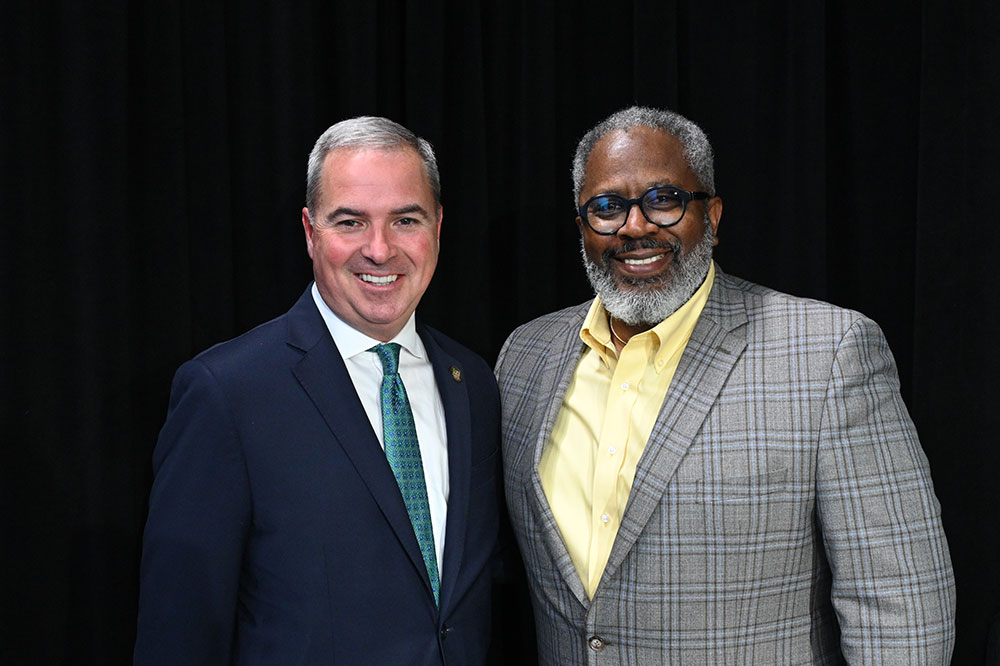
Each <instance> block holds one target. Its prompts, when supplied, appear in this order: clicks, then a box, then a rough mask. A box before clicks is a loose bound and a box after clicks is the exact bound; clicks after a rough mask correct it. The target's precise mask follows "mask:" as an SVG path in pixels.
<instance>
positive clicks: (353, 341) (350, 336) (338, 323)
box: [312, 282, 425, 360]
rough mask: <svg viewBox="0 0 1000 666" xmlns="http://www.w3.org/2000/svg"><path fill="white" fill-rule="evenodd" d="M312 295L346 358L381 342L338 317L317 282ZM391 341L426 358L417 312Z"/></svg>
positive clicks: (421, 357)
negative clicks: (419, 332)
mask: <svg viewBox="0 0 1000 666" xmlns="http://www.w3.org/2000/svg"><path fill="white" fill-rule="evenodd" d="M312 297H313V302H315V303H316V307H317V308H318V309H319V313H320V315H322V317H323V321H324V322H326V327H327V329H328V330H329V331H330V335H331V336H332V337H333V341H334V342H335V343H337V349H338V350H339V351H340V355H341V356H342V357H343V358H344V359H345V360H346V359H348V358H351V357H352V356H356V355H358V354H360V353H362V352H367V351H368V350H369V349H371V348H372V347H374V346H375V345H378V344H381V340H376V339H375V338H372V337H369V336H367V335H365V334H364V333H362V332H361V331H359V330H358V329H356V328H354V327H352V326H351V325H350V324H348V323H347V322H345V321H344V320H343V319H341V318H340V317H338V316H337V315H336V313H335V312H334V311H333V310H331V309H330V306H329V305H327V304H326V301H324V300H323V297H322V296H321V295H320V293H319V288H318V287H317V286H316V283H315V282H313V284H312ZM389 342H397V343H399V346H400V347H402V348H403V349H405V350H406V351H408V352H409V353H411V354H413V355H414V356H416V357H417V358H419V359H423V358H424V356H425V351H424V344H423V341H422V340H421V339H420V336H419V335H417V323H416V313H413V314H411V315H410V318H409V319H407V320H406V323H405V324H404V325H403V328H402V330H401V331H400V332H399V333H397V334H396V335H395V336H394V337H393V338H392V340H389Z"/></svg>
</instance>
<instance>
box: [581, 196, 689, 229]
mask: <svg viewBox="0 0 1000 666" xmlns="http://www.w3.org/2000/svg"><path fill="white" fill-rule="evenodd" d="M639 206H640V207H641V208H642V212H643V213H645V214H646V217H647V218H649V219H650V220H651V221H652V222H654V223H655V224H659V225H661V226H667V225H671V224H674V223H676V222H677V221H678V220H680V219H681V216H682V215H684V198H683V195H682V194H681V193H680V191H678V190H677V189H676V188H673V187H658V188H653V189H651V190H648V191H647V192H646V193H645V194H643V196H642V198H641V199H640V201H639ZM630 207H631V206H629V201H628V200H627V199H625V198H624V197H620V196H618V195H617V194H605V195H602V196H599V197H594V198H593V199H591V200H590V202H589V203H588V204H587V221H588V222H590V224H591V226H593V227H594V228H595V229H596V230H598V231H616V230H617V229H619V228H620V227H621V226H622V225H623V224H625V219H626V218H627V217H628V213H629V208H630Z"/></svg>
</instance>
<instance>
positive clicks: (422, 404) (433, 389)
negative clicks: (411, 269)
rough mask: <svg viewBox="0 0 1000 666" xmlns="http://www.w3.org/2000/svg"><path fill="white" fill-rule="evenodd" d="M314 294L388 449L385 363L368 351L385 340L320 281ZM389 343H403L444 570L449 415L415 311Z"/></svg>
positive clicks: (402, 370) (403, 368) (404, 373)
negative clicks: (335, 301) (338, 309)
mask: <svg viewBox="0 0 1000 666" xmlns="http://www.w3.org/2000/svg"><path fill="white" fill-rule="evenodd" d="M312 297H313V301H315V303H316V307H317V308H319V312H320V314H321V315H322V316H323V321H325V322H326V327H327V328H328V329H329V330H330V335H332V336H333V341H334V342H335V343H336V344H337V349H338V350H340V355H341V356H343V357H344V365H346V366H347V372H348V374H350V376H351V381H352V382H354V390H355V391H357V393H358V397H359V398H361V404H362V405H364V408H365V413H366V414H367V415H368V420H369V421H370V422H371V424H372V430H374V431H375V435H376V437H378V441H379V444H381V445H382V448H383V449H385V442H384V441H383V439H382V408H381V391H380V389H381V386H382V362H381V361H380V360H379V358H378V355H377V354H375V352H370V351H368V350H369V349H371V348H372V347H374V346H375V345H377V344H381V343H380V341H378V340H375V339H374V338H370V337H368V336H367V335H365V334H364V333H362V332H360V331H358V330H357V329H354V328H352V327H351V326H349V325H348V324H347V323H345V322H344V320H343V319H341V318H340V317H338V316H337V315H336V314H334V312H333V310H331V309H330V306H328V305H327V304H326V301H324V300H323V297H322V296H320V293H319V289H318V288H317V287H316V283H315V282H314V283H313V286H312ZM389 342H396V343H399V346H400V351H399V376H400V378H402V380H403V386H405V387H406V396H407V398H409V401H410V409H411V410H412V412H413V420H414V423H415V424H416V427H417V441H418V442H419V444H420V459H421V462H422V463H423V466H424V480H425V481H426V483H427V500H428V503H429V504H430V510H431V525H432V526H433V528H434V550H435V553H436V555H437V564H438V573H439V575H442V574H443V572H442V566H443V556H444V536H445V534H444V531H445V524H446V519H447V516H448V489H449V486H448V435H447V432H448V431H447V423H446V421H445V416H444V404H443V403H442V402H441V396H440V394H439V393H438V389H437V382H435V381H434V368H433V367H432V366H431V363H430V359H428V358H427V350H426V349H424V343H423V341H422V340H421V339H420V336H419V335H417V327H416V323H415V321H414V315H410V318H409V319H408V320H407V322H406V324H405V325H404V326H403V330H401V331H400V332H399V333H398V334H397V335H396V337H394V338H393V339H392V340H390V341H389ZM442 577H443V575H442Z"/></svg>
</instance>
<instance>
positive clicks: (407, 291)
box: [302, 148, 441, 342]
mask: <svg viewBox="0 0 1000 666" xmlns="http://www.w3.org/2000/svg"><path fill="white" fill-rule="evenodd" d="M311 222H312V223H311V224H310V215H309V210H308V209H307V208H303V209H302V226H303V228H304V229H305V234H306V246H307V248H308V250H309V256H310V258H312V260H313V275H314V276H315V278H316V286H317V288H318V289H319V293H320V295H321V296H322V297H323V300H324V301H325V302H326V304H327V305H329V306H330V309H331V310H333V312H334V313H335V314H336V315H337V316H338V317H340V318H341V319H342V320H344V321H345V322H346V323H347V324H349V325H350V326H351V327H353V328H355V329H357V330H359V331H361V332H362V333H364V334H365V335H368V336H369V337H372V338H375V339H376V340H380V341H382V342H386V341H388V340H390V339H391V338H392V337H393V336H395V335H396V334H397V333H399V331H400V330H401V329H402V328H403V325H404V324H405V323H406V321H407V320H408V319H409V318H410V315H411V314H413V311H414V310H415V309H416V307H417V303H418V302H420V297H421V296H423V294H424V291H425V290H426V289H427V285H428V284H430V281H431V277H432V276H433V275H434V268H435V266H437V257H438V248H439V238H440V233H441V209H440V207H439V206H437V204H436V203H435V200H434V194H433V192H432V191H431V187H430V183H429V181H428V179H427V175H426V172H425V170H424V165H423V162H422V160H421V159H420V156H419V155H418V154H417V153H416V152H415V151H413V150H410V149H407V148H401V149H388V150H386V149H377V148H360V149H356V148H341V149H336V150H332V151H330V152H329V153H328V154H327V156H326V159H325V160H324V162H323V174H322V185H321V188H320V197H319V203H318V205H317V206H316V210H314V211H313V217H312V219H311Z"/></svg>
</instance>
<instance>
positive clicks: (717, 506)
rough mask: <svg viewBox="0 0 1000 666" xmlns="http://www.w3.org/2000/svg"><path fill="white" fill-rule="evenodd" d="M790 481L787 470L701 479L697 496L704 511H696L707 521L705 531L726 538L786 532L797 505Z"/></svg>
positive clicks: (697, 501)
mask: <svg viewBox="0 0 1000 666" xmlns="http://www.w3.org/2000/svg"><path fill="white" fill-rule="evenodd" d="M788 480H789V472H788V470H787V469H779V470H771V471H768V472H766V473H763V474H757V475H751V476H730V477H721V478H718V479H703V480H700V481H698V482H697V484H696V491H695V493H694V495H695V504H697V505H698V506H699V507H700V508H701V511H695V512H693V513H696V514H698V517H699V518H700V519H701V520H703V521H704V523H703V529H704V530H705V531H706V533H708V534H709V535H712V536H713V537H715V538H718V539H721V540H723V541H726V540H729V539H730V538H736V539H740V540H742V539H744V538H746V537H747V536H752V535H762V534H763V533H765V532H784V533H785V534H787V533H788V530H789V529H790V528H791V522H792V520H793V514H794V511H795V505H796V497H795V492H794V491H793V489H792V487H791V485H790V484H789V482H788Z"/></svg>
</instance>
